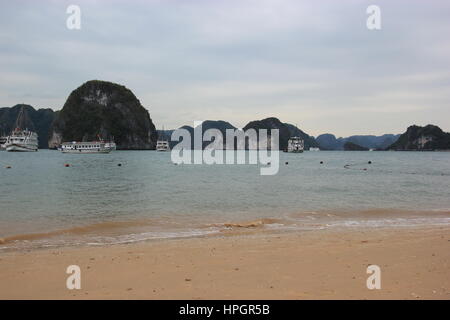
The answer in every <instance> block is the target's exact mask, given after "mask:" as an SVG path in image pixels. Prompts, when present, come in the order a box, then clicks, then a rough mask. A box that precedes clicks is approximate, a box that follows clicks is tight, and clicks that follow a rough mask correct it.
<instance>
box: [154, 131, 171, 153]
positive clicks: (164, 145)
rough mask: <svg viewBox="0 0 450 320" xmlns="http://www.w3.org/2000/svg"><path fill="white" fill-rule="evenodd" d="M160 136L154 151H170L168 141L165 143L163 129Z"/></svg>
mask: <svg viewBox="0 0 450 320" xmlns="http://www.w3.org/2000/svg"><path fill="white" fill-rule="evenodd" d="M161 135H162V137H161V139H158V141H156V151H169V150H170V146H169V141H167V139H166V137H165V134H164V127H163V130H162V134H161ZM158 138H159V137H158Z"/></svg>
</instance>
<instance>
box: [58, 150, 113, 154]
mask: <svg viewBox="0 0 450 320" xmlns="http://www.w3.org/2000/svg"><path fill="white" fill-rule="evenodd" d="M61 152H62V153H72V154H93V153H110V152H111V150H61Z"/></svg>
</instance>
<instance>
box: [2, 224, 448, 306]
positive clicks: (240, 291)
mask: <svg viewBox="0 0 450 320" xmlns="http://www.w3.org/2000/svg"><path fill="white" fill-rule="evenodd" d="M449 231H450V227H449V226H441V227H429V226H427V227H414V228H373V229H357V230H355V229H345V230H344V229H341V230H336V229H333V230H314V231H313V232H309V231H308V232H264V231H263V232H261V231H259V230H252V231H250V232H244V233H242V232H239V231H238V232H230V233H224V234H222V235H220V236H217V235H214V236H206V237H194V238H182V239H180V238H178V239H158V240H151V241H145V242H138V243H130V244H117V245H107V246H98V247H96V246H83V247H59V248H54V249H39V250H31V251H15V252H3V253H0V299H450V250H449V249H450V236H449V234H450V232H449ZM371 264H375V265H378V266H380V268H381V274H382V278H381V279H382V281H381V283H382V288H381V290H368V289H367V287H366V280H367V277H368V276H369V275H368V274H367V273H366V269H367V266H368V265H371ZM69 265H78V266H80V268H81V272H82V274H81V286H82V288H81V290H68V289H67V288H66V280H67V277H69V275H68V274H66V269H67V267H68V266H69Z"/></svg>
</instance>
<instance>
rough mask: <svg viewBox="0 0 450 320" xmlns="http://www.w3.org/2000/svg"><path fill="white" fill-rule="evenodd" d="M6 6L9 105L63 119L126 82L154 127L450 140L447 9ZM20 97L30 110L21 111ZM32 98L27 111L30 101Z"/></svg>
mask: <svg viewBox="0 0 450 320" xmlns="http://www.w3.org/2000/svg"><path fill="white" fill-rule="evenodd" d="M77 2H78V4H79V5H80V7H81V11H82V29H81V30H79V31H73V30H68V29H67V28H66V18H67V14H66V8H67V6H68V5H69V4H72V1H39V2H34V1H24V0H22V1H14V2H6V1H3V2H2V4H1V7H2V10H1V11H0V76H1V79H2V80H0V84H1V89H0V105H2V106H11V105H14V104H16V103H19V102H25V103H29V104H32V105H35V106H39V107H51V108H53V109H56V110H57V109H60V108H61V107H62V105H63V104H64V102H65V99H66V98H67V97H68V95H69V94H70V92H71V91H72V90H74V89H75V88H76V87H78V86H79V85H81V84H82V83H83V82H85V81H87V80H90V79H102V80H109V81H113V82H118V83H121V84H123V85H125V86H127V87H128V88H130V89H131V90H132V91H133V92H134V93H135V94H136V96H137V97H138V98H139V99H140V101H141V102H142V104H143V105H144V106H145V107H147V108H148V109H149V111H150V113H151V116H152V118H153V119H154V121H155V123H156V125H157V126H159V127H161V126H163V125H164V126H165V127H166V128H168V127H178V126H181V125H183V124H189V123H192V121H194V120H202V119H207V118H208V119H224V120H230V121H232V122H233V123H234V124H235V125H236V126H243V125H245V124H246V123H247V122H248V121H250V120H254V119H260V118H263V117H267V116H277V117H280V119H281V120H282V121H289V122H293V123H298V124H299V126H301V127H302V129H304V130H305V131H307V132H308V133H310V134H315V135H317V134H320V133H322V132H325V131H327V132H334V133H336V134H337V135H349V134H354V133H374V134H375V133H377V134H378V133H385V132H395V133H396V132H402V131H403V130H404V129H405V127H406V126H407V125H408V124H410V123H412V122H416V123H435V124H437V125H440V126H442V127H443V128H444V129H446V130H449V129H450V120H448V119H450V109H449V108H448V103H449V98H450V97H449V94H448V93H447V90H445V89H446V88H447V87H448V86H447V85H448V83H449V80H450V71H448V65H449V63H450V61H449V60H450V55H449V53H450V45H449V43H448V41H447V40H446V37H447V35H448V31H450V19H449V18H450V4H447V3H445V2H439V3H438V2H427V3H424V2H423V1H406V0H399V1H395V2H393V1H387V0H379V1H377V2H378V5H379V6H380V8H381V13H382V30H380V31H369V30H367V28H366V18H367V14H366V8H367V6H368V5H370V4H372V3H371V2H369V1H356V0H345V1H332V0H324V1H320V2H313V1H298V0H286V1H276V0H273V1H272V0H262V1H261V0H258V1H257V0H240V1H237V0H228V1H225V0H218V1H207V0H185V1H174V0H168V1H136V0H135V1H126V2H125V1H100V0H98V1H86V0H83V1H77ZM19 100H20V101H19ZM21 100H25V101H21Z"/></svg>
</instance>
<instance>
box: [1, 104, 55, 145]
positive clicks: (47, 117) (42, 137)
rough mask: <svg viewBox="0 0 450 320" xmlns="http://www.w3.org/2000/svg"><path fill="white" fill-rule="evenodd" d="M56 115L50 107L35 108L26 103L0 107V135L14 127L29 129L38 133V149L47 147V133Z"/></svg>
mask: <svg viewBox="0 0 450 320" xmlns="http://www.w3.org/2000/svg"><path fill="white" fill-rule="evenodd" d="M21 111H22V112H23V114H22V117H20V119H19V120H20V121H19V123H17V121H18V116H19V114H20V112H21ZM56 115H57V112H55V111H53V110H51V109H39V110H36V109H34V108H33V107H32V106H30V105H26V104H18V105H15V106H14V107H11V108H0V136H7V135H9V134H10V133H11V131H12V130H14V129H15V128H16V127H19V128H21V129H29V130H32V131H34V132H36V133H37V134H38V136H39V149H47V148H48V133H49V130H50V127H51V125H52V123H53V121H54V119H55V117H56Z"/></svg>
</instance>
